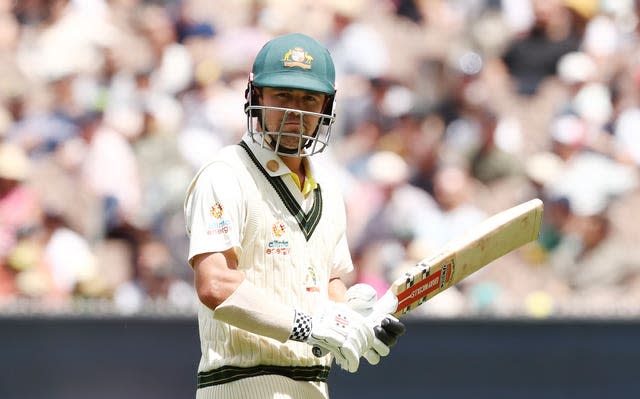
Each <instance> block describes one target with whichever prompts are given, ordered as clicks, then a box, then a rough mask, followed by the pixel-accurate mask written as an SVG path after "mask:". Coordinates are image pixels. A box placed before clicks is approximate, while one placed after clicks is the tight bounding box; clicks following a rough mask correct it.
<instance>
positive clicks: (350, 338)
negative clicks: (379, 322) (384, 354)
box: [290, 301, 374, 373]
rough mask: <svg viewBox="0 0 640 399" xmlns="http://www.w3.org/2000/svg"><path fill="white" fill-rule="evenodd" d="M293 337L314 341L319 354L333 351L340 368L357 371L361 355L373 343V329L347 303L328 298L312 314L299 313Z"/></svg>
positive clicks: (308, 341) (312, 343) (315, 349)
mask: <svg viewBox="0 0 640 399" xmlns="http://www.w3.org/2000/svg"><path fill="white" fill-rule="evenodd" d="M306 330H309V331H306ZM290 339H293V340H297V341H304V342H306V343H308V344H309V345H312V346H313V347H314V354H315V355H316V356H322V355H323V354H326V353H327V352H331V353H332V354H333V355H334V357H335V359H336V363H337V364H338V365H339V366H340V367H341V368H343V369H344V370H347V371H349V372H351V373H355V372H356V371H357V370H358V366H359V364H360V357H361V356H362V355H363V354H364V352H366V351H367V350H368V349H369V348H370V347H371V346H372V345H373V339H374V330H373V328H372V326H371V325H370V324H369V323H367V321H366V320H365V318H364V317H363V316H362V315H360V314H359V313H357V312H355V311H353V310H352V309H350V308H349V307H348V306H346V305H345V304H342V303H337V302H331V301H327V302H326V303H325V304H324V305H323V306H322V307H321V309H320V310H319V311H318V312H317V313H316V314H315V315H314V316H313V317H310V316H308V315H306V314H304V313H301V312H298V313H297V314H296V320H295V323H294V329H293V331H292V333H291V337H290Z"/></svg>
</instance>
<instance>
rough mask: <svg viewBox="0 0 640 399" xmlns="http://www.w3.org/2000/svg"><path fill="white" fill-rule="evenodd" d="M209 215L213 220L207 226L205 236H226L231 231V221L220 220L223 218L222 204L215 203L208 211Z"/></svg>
mask: <svg viewBox="0 0 640 399" xmlns="http://www.w3.org/2000/svg"><path fill="white" fill-rule="evenodd" d="M209 214H210V215H211V216H213V218H214V220H213V221H212V222H210V223H209V224H208V225H207V235H210V236H211V235H218V234H228V233H229V232H230V231H231V221H230V220H228V219H222V216H224V208H223V207H222V204H220V203H219V202H216V203H215V204H213V206H211V208H210V209H209Z"/></svg>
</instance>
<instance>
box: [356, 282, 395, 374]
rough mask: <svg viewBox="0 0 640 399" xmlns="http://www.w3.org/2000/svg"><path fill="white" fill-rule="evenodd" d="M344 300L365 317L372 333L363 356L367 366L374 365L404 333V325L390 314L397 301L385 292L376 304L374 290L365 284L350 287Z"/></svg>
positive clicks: (393, 310) (393, 296)
mask: <svg viewBox="0 0 640 399" xmlns="http://www.w3.org/2000/svg"><path fill="white" fill-rule="evenodd" d="M345 298H346V299H347V303H348V304H349V305H350V306H351V307H352V309H354V310H355V311H357V312H358V313H360V314H361V315H363V316H365V317H366V321H367V324H369V326H371V328H372V329H373V331H374V334H375V337H374V339H373V343H372V346H371V348H369V349H368V350H367V351H366V352H365V353H364V355H363V356H364V358H365V359H367V361H368V362H369V364H372V365H376V364H378V363H380V358H381V357H383V356H387V355H388V354H389V352H390V348H391V347H392V346H393V345H395V344H396V342H398V338H399V337H400V336H401V335H402V334H404V333H405V331H406V327H405V325H404V324H403V323H402V322H401V321H400V320H398V319H397V318H396V317H394V316H393V315H392V314H391V313H393V312H395V310H396V307H397V306H398V299H397V298H396V297H395V295H393V294H392V293H390V292H387V293H386V294H385V295H383V296H382V298H380V300H378V301H377V302H376V293H375V289H374V288H373V287H371V286H370V285H367V284H356V285H354V286H352V287H351V288H349V289H348V290H347V292H346V293H345Z"/></svg>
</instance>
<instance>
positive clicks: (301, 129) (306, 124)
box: [261, 87, 327, 148]
mask: <svg viewBox="0 0 640 399" xmlns="http://www.w3.org/2000/svg"><path fill="white" fill-rule="evenodd" d="M326 101H327V96H326V95H325V94H323V93H317V92H313V91H306V90H298V89H285V88H273V87H265V88H263V89H262V101H261V105H264V106H267V107H277V108H289V109H294V110H300V111H306V112H315V113H321V112H322V110H323V109H324V106H325V103H326ZM319 119H320V117H319V116H315V115H304V116H302V117H301V116H300V114H299V113H297V112H286V113H285V111H277V110H266V112H265V120H264V123H265V126H266V128H267V131H269V132H279V131H282V132H284V133H298V134H305V135H312V134H313V132H314V131H315V129H316V127H317V126H318V122H319ZM298 144H299V137H298V135H295V136H293V137H291V136H281V138H280V145H281V146H283V147H286V148H298Z"/></svg>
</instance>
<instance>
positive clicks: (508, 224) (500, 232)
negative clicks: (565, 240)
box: [388, 198, 543, 317]
mask: <svg viewBox="0 0 640 399" xmlns="http://www.w3.org/2000/svg"><path fill="white" fill-rule="evenodd" d="M542 214H543V203H542V201H541V200H540V199H537V198H536V199H533V200H530V201H527V202H524V203H522V204H519V205H516V206H514V207H512V208H509V209H507V210H504V211H502V212H500V213H497V214H495V215H493V216H491V217H489V218H488V219H486V220H484V221H483V222H481V223H480V224H479V225H477V226H476V227H475V228H473V229H471V230H470V231H468V232H467V233H466V234H464V235H463V236H460V237H458V238H456V239H454V240H452V241H450V242H449V243H448V244H447V245H445V246H444V247H443V248H442V249H441V250H440V251H439V252H437V253H436V254H434V255H433V256H430V257H428V258H425V259H423V260H422V261H420V262H419V263H418V264H417V265H415V266H413V267H412V268H411V269H409V270H408V271H407V272H406V273H405V274H404V275H403V276H401V277H399V278H397V279H396V280H395V281H393V282H392V284H391V286H390V287H389V290H388V292H390V293H392V294H393V295H395V297H396V298H397V299H398V305H397V307H396V309H395V311H394V312H389V313H393V314H394V315H395V316H396V317H400V316H402V315H405V314H407V313H409V312H411V311H412V310H413V309H415V308H417V307H418V306H420V305H422V304H423V303H425V302H427V301H428V300H429V299H431V298H433V297H434V296H436V295H438V294H439V293H441V292H442V291H444V290H446V289H448V288H449V287H452V286H454V285H456V284H457V283H458V282H460V281H461V280H463V279H465V278H467V277H468V276H470V275H471V274H473V273H475V272H476V271H478V270H480V269H481V268H483V267H485V266H487V265H488V264H490V263H491V262H493V261H494V260H496V259H498V258H500V257H502V256H504V255H506V254H508V253H509V252H511V251H513V250H515V249H517V248H520V247H521V246H523V245H525V244H527V243H529V242H532V241H534V240H536V239H537V238H538V234H539V233H540V225H541V223H542Z"/></svg>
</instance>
